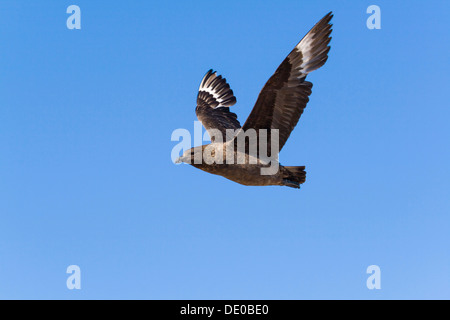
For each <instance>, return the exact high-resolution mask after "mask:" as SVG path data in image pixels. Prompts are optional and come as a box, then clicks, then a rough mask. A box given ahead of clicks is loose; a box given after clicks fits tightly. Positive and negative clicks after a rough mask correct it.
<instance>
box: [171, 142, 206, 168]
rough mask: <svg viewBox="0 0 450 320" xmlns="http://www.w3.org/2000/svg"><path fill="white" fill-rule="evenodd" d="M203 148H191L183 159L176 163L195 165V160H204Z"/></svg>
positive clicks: (184, 154) (180, 158)
mask: <svg viewBox="0 0 450 320" xmlns="http://www.w3.org/2000/svg"><path fill="white" fill-rule="evenodd" d="M202 153H203V146H198V147H195V148H191V149H189V150H186V151H185V152H184V153H183V155H182V156H181V157H179V158H178V159H177V160H175V163H182V162H184V163H187V164H193V163H194V159H202Z"/></svg>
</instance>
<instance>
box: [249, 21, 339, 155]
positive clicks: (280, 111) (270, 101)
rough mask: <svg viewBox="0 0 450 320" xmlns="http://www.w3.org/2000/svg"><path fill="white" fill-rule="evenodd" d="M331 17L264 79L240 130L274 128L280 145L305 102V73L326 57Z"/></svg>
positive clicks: (308, 88) (308, 84) (308, 91)
mask: <svg viewBox="0 0 450 320" xmlns="http://www.w3.org/2000/svg"><path fill="white" fill-rule="evenodd" d="M332 17H333V14H332V13H331V12H330V13H328V14H327V15H326V16H325V17H323V18H322V20H320V21H319V22H318V23H317V24H316V25H315V26H314V27H313V28H312V29H311V30H310V31H309V32H308V33H307V34H306V36H305V37H304V38H303V39H302V40H301V41H300V43H299V44H298V45H297V46H296V47H295V48H294V49H293V50H292V51H291V53H290V54H289V55H288V56H287V57H286V59H285V60H284V61H283V62H282V63H281V65H280V66H279V67H278V69H277V70H276V71H275V74H274V75H273V76H272V77H271V78H270V79H269V81H267V83H266V84H265V86H264V88H263V89H262V90H261V92H260V94H259V96H258V99H257V101H256V104H255V106H254V107H253V110H252V112H251V113H250V115H249V117H248V119H247V121H246V122H245V124H244V126H243V127H242V128H243V130H244V132H245V131H246V130H247V129H251V128H252V129H255V130H256V132H257V133H258V132H259V129H278V130H279V150H281V148H283V146H284V144H285V143H286V140H287V139H288V138H289V135H290V134H291V132H292V130H293V129H294V127H295V126H296V125H297V122H298V120H299V119H300V116H301V115H302V113H303V109H305V107H306V104H307V103H308V101H309V95H310V94H311V88H312V83H311V82H308V81H305V78H306V76H307V75H308V73H310V72H311V71H314V70H316V69H318V68H320V67H321V66H323V65H324V63H325V62H326V61H327V59H328V51H329V50H330V47H329V46H328V44H329V43H330V40H331V37H330V34H331V31H332V30H331V27H332V24H330V20H331V18H332ZM269 132H270V130H269ZM269 134H270V133H269ZM269 143H270V140H269Z"/></svg>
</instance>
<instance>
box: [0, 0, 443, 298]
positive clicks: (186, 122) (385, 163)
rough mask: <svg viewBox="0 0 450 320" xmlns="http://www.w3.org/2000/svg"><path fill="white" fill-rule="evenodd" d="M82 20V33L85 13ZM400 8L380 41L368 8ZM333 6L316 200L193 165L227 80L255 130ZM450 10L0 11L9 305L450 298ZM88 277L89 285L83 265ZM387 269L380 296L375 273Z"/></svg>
mask: <svg viewBox="0 0 450 320" xmlns="http://www.w3.org/2000/svg"><path fill="white" fill-rule="evenodd" d="M71 4H76V5H78V6H80V8H81V27H82V28H81V30H68V29H67V27H66V19H67V18H68V16H69V15H68V14H67V13H66V8H67V7H68V6H69V5H71ZM371 4H376V5H379V6H380V8H381V19H382V20H381V30H369V29H367V27H366V19H367V18H368V17H369V15H368V14H367V13H366V9H367V7H368V6H369V5H371ZM331 10H332V11H333V12H334V14H335V16H334V18H333V23H334V31H333V39H332V42H331V46H332V49H331V52H330V58H329V60H328V62H327V63H326V65H325V66H324V67H323V68H321V69H320V70H318V71H315V72H314V73H312V74H311V75H310V76H309V80H310V81H312V82H313V83H314V88H313V93H312V96H311V100H310V103H309V104H308V106H307V109H306V110H305V113H304V114H303V116H302V118H301V120H300V122H299V125H298V126H297V128H296V129H295V131H294V132H293V134H292V135H291V137H290V139H289V141H288V142H287V144H286V146H285V147H284V149H283V150H282V153H281V155H280V159H281V162H282V163H283V164H285V165H306V167H307V172H308V175H307V181H306V183H305V184H304V185H303V187H302V189H301V190H296V189H290V188H287V187H244V186H241V185H239V184H235V183H233V182H231V181H228V180H226V179H224V178H222V177H219V176H214V175H209V174H207V173H204V172H202V171H199V170H197V169H195V168H193V167H190V166H187V165H179V166H176V165H174V164H173V163H172V162H171V159H170V152H171V150H172V148H173V147H174V146H175V144H176V142H172V141H171V140H170V136H171V133H172V131H173V130H174V129H177V128H186V129H189V130H193V126H194V123H193V121H194V120H196V117H195V112H194V108H195V102H196V95H197V88H198V85H199V82H200V80H201V78H202V76H203V75H204V73H205V72H206V71H207V70H208V69H209V68H214V69H215V70H218V72H220V73H221V74H223V75H224V76H225V77H226V78H227V79H228V81H229V82H230V84H231V86H232V88H233V90H234V93H235V95H236V97H237V100H238V103H237V105H236V106H235V107H234V108H233V110H234V111H235V112H236V113H237V114H238V116H239V118H240V119H241V122H244V120H245V119H246V117H247V116H248V114H249V113H250V110H251V109H252V107H253V104H254V102H255V100H256V98H257V95H258V93H259V91H260V90H261V88H262V86H263V85H264V83H265V82H266V80H267V79H268V78H269V77H270V76H271V75H272V73H273V72H274V71H275V69H276V67H277V66H278V65H279V63H281V61H282V60H283V59H284V58H285V56H286V55H287V53H288V52H289V51H290V50H291V49H292V48H293V47H294V46H295V45H296V44H297V42H298V41H299V40H300V39H301V38H302V37H303V35H304V34H305V33H306V32H307V31H308V30H309V29H310V28H311V27H312V26H313V25H314V24H315V23H316V22H317V21H318V20H319V19H320V18H321V17H322V16H323V15H325V14H326V13H327V12H329V11H331ZM449 12H450V3H449V2H448V1H427V2H423V1H381V0H377V1H345V2H344V1H339V2H338V1H334V0H328V1H300V0H297V1H282V2H276V1H261V0H258V1H196V2H191V1H189V2H187V1H172V2H166V1H164V2H163V1H161V2H160V3H155V2H153V1H87V0H77V1H23V0H22V1H16V0H14V1H13V0H3V1H1V3H0V26H1V27H0V48H1V49H0V298H3V299H5V298H8V299H9V298H27V299H34V298H39V299H49V298H57V299H80V298H84V299H103V298H114V299H116V298H125V299H127V298H137V299H144V298H145V299H308V298H326V299H328V298H336V299H346V298H355V299H394V298H400V299H407V298H447V299H448V298H450V196H449V195H450V186H449V181H450V169H449V166H450V148H449V139H450V128H449V118H450V105H449V103H448V89H449V74H450V67H449V62H448V61H449V52H450V44H449V28H448V13H449ZM73 264H74V265H78V266H80V268H81V273H82V275H81V286H82V288H81V290H68V289H67V288H66V279H67V277H68V274H66V268H67V267H68V266H69V265H73ZM373 264H375V265H378V266H380V268H381V287H382V288H381V290H368V289H367V287H366V279H367V277H368V275H367V274H366V268H367V267H368V266H369V265H373Z"/></svg>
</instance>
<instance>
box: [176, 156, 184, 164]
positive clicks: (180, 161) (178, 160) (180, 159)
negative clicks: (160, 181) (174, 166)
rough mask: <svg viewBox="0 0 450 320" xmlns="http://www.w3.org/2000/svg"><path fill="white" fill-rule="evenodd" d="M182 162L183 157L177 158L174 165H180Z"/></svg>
mask: <svg viewBox="0 0 450 320" xmlns="http://www.w3.org/2000/svg"><path fill="white" fill-rule="evenodd" d="M182 162H183V157H178V158H177V159H176V160H175V163H182Z"/></svg>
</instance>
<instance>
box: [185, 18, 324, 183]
mask: <svg viewBox="0 0 450 320" xmlns="http://www.w3.org/2000/svg"><path fill="white" fill-rule="evenodd" d="M332 16H333V15H332V14H331V12H330V13H328V14H327V15H326V16H325V17H324V18H322V20H320V21H319V22H318V23H317V24H316V25H315V26H314V27H313V28H312V29H311V30H310V31H309V32H308V33H307V34H306V36H305V37H304V38H303V39H302V40H301V41H300V43H299V44H298V45H297V46H296V47H295V48H294V49H293V50H292V51H291V53H290V54H289V55H288V56H287V57H286V59H285V60H284V61H283V62H282V63H281V65H280V66H279V67H278V69H277V70H276V72H275V74H274V75H273V76H272V77H271V78H270V79H269V80H268V81H267V83H266V85H265V86H264V88H263V89H262V91H261V93H260V94H259V96H258V99H257V101H256V104H255V106H254V108H253V110H252V112H251V113H250V115H249V117H248V119H247V121H246V122H245V124H244V125H243V126H242V127H241V125H240V123H239V121H238V120H237V116H236V114H235V113H233V112H230V110H229V107H230V106H232V105H234V104H235V103H236V98H235V97H234V95H233V91H232V90H231V89H230V86H229V84H228V83H227V82H226V79H224V78H222V77H221V76H217V75H216V73H215V72H212V70H210V71H208V73H207V74H206V75H205V76H204V78H203V80H202V82H201V84H200V88H199V93H198V97H197V108H196V114H197V117H198V119H199V120H200V121H201V122H202V124H203V126H204V127H205V128H206V130H207V131H208V133H209V135H210V137H211V141H212V143H211V144H208V145H203V146H198V147H195V148H191V149H189V150H187V151H186V152H185V153H184V154H183V156H182V157H180V158H179V159H178V160H177V162H186V163H188V164H191V165H192V166H194V167H196V168H198V169H201V170H203V171H206V172H208V173H212V174H216V175H220V176H223V177H225V178H227V179H229V180H232V181H235V182H237V183H240V184H243V185H249V186H267V185H281V186H289V187H293V188H300V184H302V183H303V182H305V178H306V172H305V167H304V166H294V167H288V166H282V165H280V164H279V162H278V153H279V151H280V150H281V148H282V147H283V146H284V144H285V143H286V141H287V139H288V138H289V135H290V134H291V132H292V130H293V129H294V127H295V126H296V124H297V122H298V120H299V118H300V116H301V114H302V113H303V109H304V108H305V107H306V104H307V102H308V101H309V95H310V94H311V88H312V83H311V82H308V81H306V80H305V79H306V76H307V75H308V74H309V73H310V72H311V71H314V70H316V69H318V68H320V67H321V66H322V65H323V64H324V63H325V62H326V60H327V58H328V51H329V50H330V47H329V46H328V44H329V42H330V40H331V37H330V34H331V26H332V25H331V24H330V23H329V22H330V20H331V18H332Z"/></svg>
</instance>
